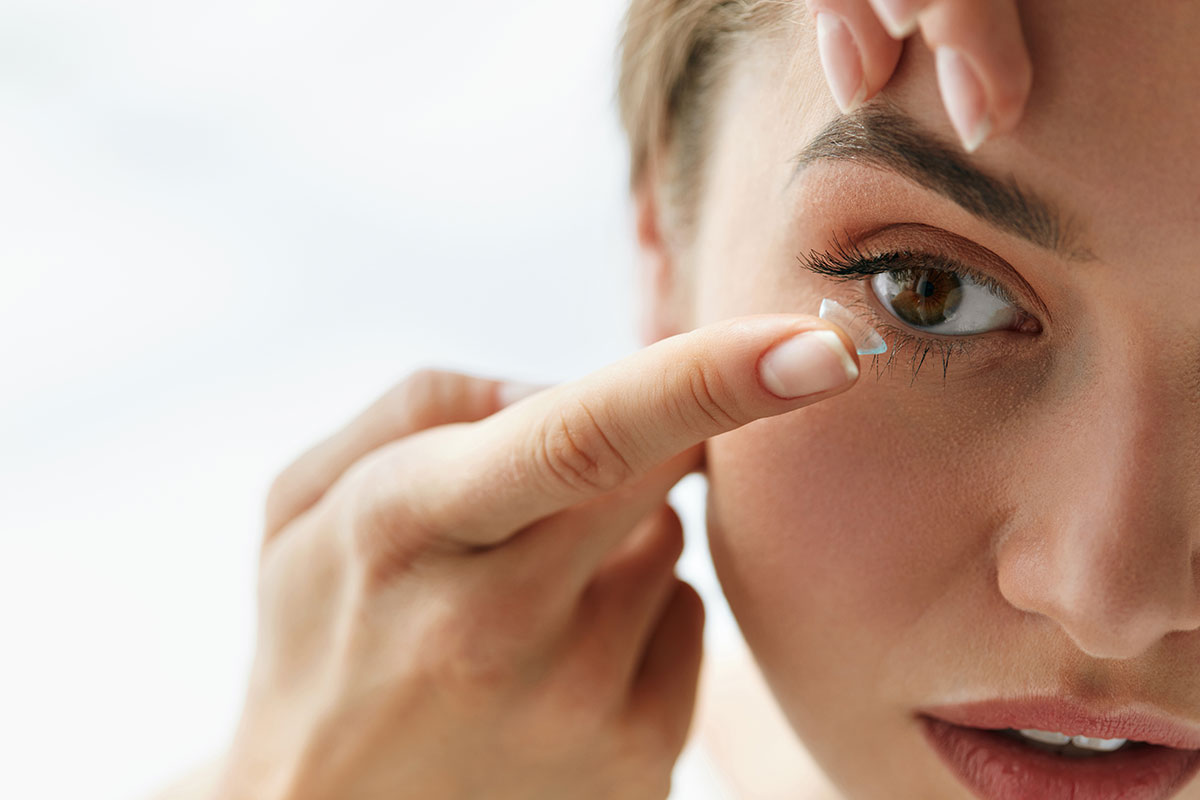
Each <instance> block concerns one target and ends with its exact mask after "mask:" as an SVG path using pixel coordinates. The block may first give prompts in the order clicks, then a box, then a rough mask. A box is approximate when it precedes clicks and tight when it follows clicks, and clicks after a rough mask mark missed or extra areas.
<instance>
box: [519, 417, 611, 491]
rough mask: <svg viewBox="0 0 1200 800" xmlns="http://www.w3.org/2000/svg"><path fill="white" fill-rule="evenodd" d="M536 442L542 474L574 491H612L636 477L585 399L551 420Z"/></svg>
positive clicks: (545, 424) (536, 455) (547, 421)
mask: <svg viewBox="0 0 1200 800" xmlns="http://www.w3.org/2000/svg"><path fill="white" fill-rule="evenodd" d="M535 440H536V445H535V459H536V461H537V462H538V463H539V464H540V465H541V467H542V468H543V469H542V472H543V473H544V474H545V475H547V476H548V477H549V479H550V480H551V482H553V483H555V484H556V485H558V486H560V487H566V488H567V489H568V490H570V491H573V492H575V491H585V492H591V493H603V492H608V491H611V490H613V489H616V488H617V487H619V486H620V485H621V484H623V483H625V482H626V481H628V480H629V479H630V478H631V477H633V475H634V470H633V467H632V465H631V464H630V463H629V461H628V459H626V457H625V455H624V454H623V453H622V452H621V450H620V449H619V448H618V447H617V446H616V445H615V444H614V441H613V438H612V437H611V436H610V435H608V434H606V433H605V431H604V428H603V427H602V426H601V424H600V423H599V422H598V421H597V419H596V415H595V413H594V412H593V411H592V409H591V408H590V407H589V406H588V405H587V403H586V402H585V401H583V400H579V401H576V403H575V404H574V406H572V407H570V408H568V409H567V410H565V411H562V412H560V413H559V414H558V415H555V416H551V417H549V418H548V419H547V420H546V422H545V423H544V425H543V426H542V428H541V429H540V430H539V432H538V434H537V435H536V436H535Z"/></svg>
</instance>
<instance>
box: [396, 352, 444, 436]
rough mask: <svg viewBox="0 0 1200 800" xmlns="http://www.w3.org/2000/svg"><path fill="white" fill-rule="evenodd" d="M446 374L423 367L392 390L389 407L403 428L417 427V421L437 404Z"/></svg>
mask: <svg viewBox="0 0 1200 800" xmlns="http://www.w3.org/2000/svg"><path fill="white" fill-rule="evenodd" d="M446 376H447V373H445V372H443V371H441V370H436V369H432V368H429V367H425V368H422V369H418V370H416V371H415V372H412V373H410V374H409V375H408V377H406V378H405V379H404V380H403V381H401V382H400V383H399V384H397V386H396V388H395V389H394V390H393V392H394V396H393V397H391V398H389V405H391V406H392V407H393V408H394V409H395V413H396V415H397V416H398V417H399V420H400V425H401V427H404V428H411V427H414V426H418V421H419V420H420V419H421V417H422V416H423V415H424V414H425V413H426V412H427V411H428V410H429V409H431V408H434V407H436V406H437V405H438V404H439V401H440V398H441V394H442V392H443V387H444V385H445V383H446Z"/></svg>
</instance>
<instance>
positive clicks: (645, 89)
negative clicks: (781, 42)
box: [617, 0, 803, 216]
mask: <svg viewBox="0 0 1200 800" xmlns="http://www.w3.org/2000/svg"><path fill="white" fill-rule="evenodd" d="M802 5H803V4H802V3H801V2H800V0H632V2H631V3H630V6H629V11H628V12H627V14H626V16H625V32H624V36H623V37H622V40H621V57H620V78H619V81H618V86H617V100H618V105H619V107H620V112H621V122H622V124H623V125H624V128H625V133H626V136H627V137H628V140H629V150H630V165H629V167H630V172H629V177H630V183H631V185H632V186H634V187H636V186H637V185H638V184H640V183H641V182H642V181H643V180H647V179H656V180H660V181H661V182H662V186H663V188H664V189H666V190H667V192H668V196H667V197H666V198H664V199H665V200H666V201H667V203H668V205H670V206H672V207H674V209H675V211H676V213H677V214H682V215H684V216H687V215H688V214H689V211H690V205H691V204H690V203H689V202H688V201H689V199H691V198H694V197H696V196H697V195H698V193H699V191H700V189H701V186H702V180H703V169H702V166H703V164H704V162H705V156H706V154H707V147H708V131H709V127H710V125H709V122H710V118H711V116H712V111H713V108H714V107H715V105H716V99H717V97H718V96H719V93H720V87H721V82H722V79H723V78H724V76H725V74H726V73H727V71H728V69H727V68H728V65H729V62H730V60H731V58H732V57H733V56H734V55H735V54H736V52H737V49H738V46H739V44H740V43H742V42H744V41H745V40H746V38H747V37H746V34H748V33H750V32H753V31H759V30H762V29H763V28H764V27H766V26H768V25H769V24H772V23H776V22H778V21H779V20H781V19H782V18H784V17H785V16H787V15H788V14H795V13H798V12H797V7H798V6H802ZM651 172H655V173H658V174H654V175H652V174H651Z"/></svg>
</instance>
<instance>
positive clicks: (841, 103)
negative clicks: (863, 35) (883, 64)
mask: <svg viewBox="0 0 1200 800" xmlns="http://www.w3.org/2000/svg"><path fill="white" fill-rule="evenodd" d="M817 50H818V51H819V52H820V54H821V67H822V68H823V69H824V70H825V80H826V81H828V82H829V90H830V91H831V92H833V99H834V102H836V103H837V104H838V108H840V109H841V110H842V113H843V114H849V113H850V112H851V111H853V110H854V109H856V108H858V107H859V106H860V105H862V102H863V100H865V99H866V97H867V82H866V80H864V78H863V65H862V56H861V55H859V52H858V45H857V44H855V42H854V34H852V33H851V32H850V28H849V27H847V25H846V23H844V22H842V21H841V20H840V19H838V18H837V17H836V16H834V15H833V14H830V13H828V12H825V11H822V12H821V13H820V14H817Z"/></svg>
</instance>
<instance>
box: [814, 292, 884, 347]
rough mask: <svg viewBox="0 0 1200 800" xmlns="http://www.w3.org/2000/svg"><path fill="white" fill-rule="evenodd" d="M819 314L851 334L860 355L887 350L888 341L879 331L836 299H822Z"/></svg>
mask: <svg viewBox="0 0 1200 800" xmlns="http://www.w3.org/2000/svg"><path fill="white" fill-rule="evenodd" d="M817 316H818V317H820V318H821V319H824V320H828V321H829V322H832V323H835V324H836V325H838V326H840V327H841V328H843V329H844V330H845V331H846V333H848V334H850V338H851V340H853V342H854V346H855V348H857V350H858V354H859V355H860V356H874V355H879V354H880V353H886V352H887V342H885V341H884V340H883V337H882V336H880V335H879V332H878V331H876V330H875V329H874V328H872V327H871V326H870V325H868V324H867V323H866V322H863V320H862V319H860V318H859V317H857V316H855V314H854V313H853V312H852V311H850V309H848V308H846V307H845V306H843V305H842V304H841V303H839V302H837V301H836V300H830V299H829V298H828V297H826V298H824V299H822V300H821V310H820V311H818V312H817Z"/></svg>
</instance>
